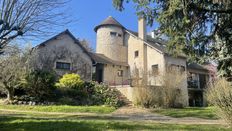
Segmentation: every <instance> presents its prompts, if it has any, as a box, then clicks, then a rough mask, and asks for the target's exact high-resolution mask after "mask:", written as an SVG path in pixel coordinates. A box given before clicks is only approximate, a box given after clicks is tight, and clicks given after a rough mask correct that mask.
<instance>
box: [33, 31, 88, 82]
mask: <svg viewBox="0 0 232 131" xmlns="http://www.w3.org/2000/svg"><path fill="white" fill-rule="evenodd" d="M56 62H66V63H70V64H71V70H62V69H56ZM30 65H31V67H32V68H34V69H46V70H54V71H55V72H56V73H57V75H58V76H62V75H63V74H65V73H77V74H79V75H80V76H81V78H82V79H84V80H86V81H89V80H91V77H92V60H91V58H90V57H89V56H88V55H87V54H86V53H85V52H84V51H83V49H82V48H81V47H80V45H78V44H77V43H75V42H74V40H73V39H72V38H71V37H70V36H69V35H67V34H63V35H60V36H58V37H57V38H55V39H53V40H51V41H48V42H47V43H45V44H43V45H40V46H38V47H36V48H35V49H34V50H33V52H32V57H31V61H30Z"/></svg>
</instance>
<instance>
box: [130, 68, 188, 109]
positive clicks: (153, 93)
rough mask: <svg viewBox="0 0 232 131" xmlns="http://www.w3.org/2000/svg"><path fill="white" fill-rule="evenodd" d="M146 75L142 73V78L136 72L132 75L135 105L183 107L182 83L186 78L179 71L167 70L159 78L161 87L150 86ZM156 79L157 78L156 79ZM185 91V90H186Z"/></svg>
mask: <svg viewBox="0 0 232 131" xmlns="http://www.w3.org/2000/svg"><path fill="white" fill-rule="evenodd" d="M146 77H147V73H144V72H143V77H141V76H140V75H139V73H138V72H136V73H135V74H134V81H133V83H134V86H135V87H134V91H135V92H134V94H135V97H134V99H135V104H136V105H139V106H142V107H145V108H154V107H165V108H169V107H183V104H182V103H181V102H183V103H185V101H184V100H183V97H184V96H185V95H186V94H184V93H183V92H184V91H183V89H182V88H183V84H184V83H183V82H184V81H185V78H186V76H185V75H184V74H182V73H181V72H180V71H179V70H175V69H169V70H167V71H166V72H165V73H163V76H160V80H159V83H161V86H151V85H149V84H148V80H147V79H146ZM156 78H157V77H156ZM157 79H158V78H157ZM186 90H187V89H186Z"/></svg>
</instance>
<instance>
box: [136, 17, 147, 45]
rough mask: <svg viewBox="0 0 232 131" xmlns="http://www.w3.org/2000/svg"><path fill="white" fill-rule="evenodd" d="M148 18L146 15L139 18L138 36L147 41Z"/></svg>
mask: <svg viewBox="0 0 232 131" xmlns="http://www.w3.org/2000/svg"><path fill="white" fill-rule="evenodd" d="M146 27H147V26H146V19H145V18H144V17H141V16H140V17H139V20H138V37H139V38H141V39H143V40H144V41H147V29H146Z"/></svg>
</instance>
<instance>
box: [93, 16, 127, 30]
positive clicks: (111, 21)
mask: <svg viewBox="0 0 232 131" xmlns="http://www.w3.org/2000/svg"><path fill="white" fill-rule="evenodd" d="M106 25H114V26H118V27H121V28H124V27H123V26H122V25H121V24H120V23H119V22H118V21H117V20H116V19H114V18H113V17H112V16H109V17H107V18H106V19H105V20H104V21H103V22H101V24H99V25H98V26H96V27H95V28H94V31H95V32H96V31H97V30H98V28H99V27H101V26H106Z"/></svg>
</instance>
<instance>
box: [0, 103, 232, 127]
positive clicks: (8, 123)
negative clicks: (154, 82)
mask: <svg viewBox="0 0 232 131" xmlns="http://www.w3.org/2000/svg"><path fill="white" fill-rule="evenodd" d="M45 107H46V108H49V107H50V108H51V107H54V108H55V109H53V108H52V109H50V108H49V110H45V109H46V108H45ZM58 107H59V108H61V109H59V112H60V111H62V110H63V111H64V109H67V110H65V111H64V112H70V111H73V110H70V107H71V106H35V107H34V106H12V105H7V106H3V105H1V106H0V109H2V108H5V109H6V108H7V109H17V110H21V109H22V110H25V111H28V110H33V111H37V112H17V111H1V112H0V131H14V130H23V131H35V130H36V131H63V130H65V131H73V130H81V131H82V130H86V131H91V130H162V131H163V130H165V131H166V130H171V131H173V130H177V131H179V130H181V131H183V130H191V131H192V130H194V131H195V130H200V131H212V130H217V131H218V130H221V131H230V130H232V128H226V127H225V126H224V125H194V124H164V123H163V124H162V123H156V122H152V121H145V120H144V121H133V120H130V119H126V118H116V117H112V116H109V115H105V114H99V115H98V114H97V115H89V116H88V115H77V114H47V113H44V111H50V112H51V111H52V112H54V111H55V112H57V110H58V109H57V108H58ZM73 108H74V107H72V108H71V109H73ZM76 108H77V107H76ZM80 108H82V111H83V109H84V108H86V107H78V109H80ZM89 108H90V107H89ZM95 108H100V107H95ZM102 108H107V107H102ZM38 110H39V111H38ZM74 111H75V112H77V110H74ZM78 112H80V111H78ZM95 112H96V111H95ZM61 113H62V112H61ZM100 113H102V111H100Z"/></svg>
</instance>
